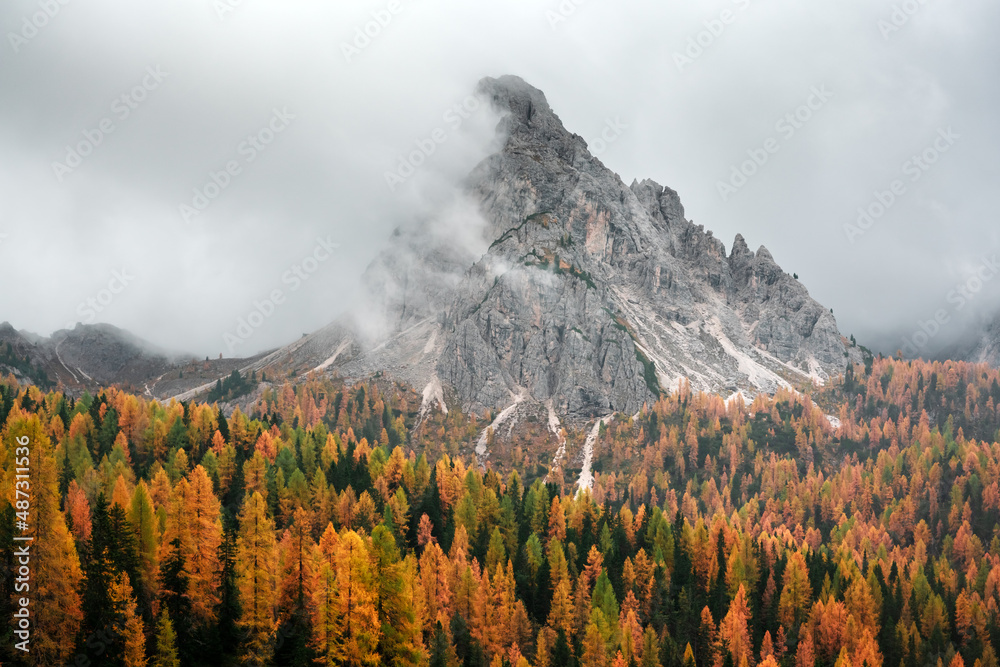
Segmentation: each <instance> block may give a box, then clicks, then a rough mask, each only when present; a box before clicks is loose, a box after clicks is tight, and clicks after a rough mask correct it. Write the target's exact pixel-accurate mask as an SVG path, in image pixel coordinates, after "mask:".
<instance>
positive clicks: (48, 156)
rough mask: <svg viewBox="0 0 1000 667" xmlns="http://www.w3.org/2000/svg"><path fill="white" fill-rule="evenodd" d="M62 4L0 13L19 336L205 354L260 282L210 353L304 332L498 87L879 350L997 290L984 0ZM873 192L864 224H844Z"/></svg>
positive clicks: (351, 281) (6, 179) (946, 332)
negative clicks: (796, 281) (760, 260)
mask: <svg viewBox="0 0 1000 667" xmlns="http://www.w3.org/2000/svg"><path fill="white" fill-rule="evenodd" d="M61 1H62V2H66V4H60V0H47V2H49V3H51V6H49V8H48V12H49V14H51V16H48V15H46V14H45V13H44V12H45V7H46V2H44V1H43V2H38V1H34V2H32V1H28V0H7V1H6V2H4V3H2V5H0V30H2V32H3V37H4V39H3V44H0V280H2V288H0V320H8V321H10V322H11V323H12V324H13V325H14V326H15V327H17V328H19V329H28V330H31V331H34V332H37V333H41V334H44V335H48V334H50V333H51V332H52V331H53V330H56V329H59V328H62V327H64V326H65V325H67V324H69V323H75V322H76V321H91V320H92V321H102V322H109V323H112V324H115V325H117V326H120V327H123V328H126V329H129V330H131V331H133V332H134V333H136V334H138V335H140V336H142V337H144V338H146V339H148V340H150V341H152V342H154V343H156V344H158V345H161V346H163V347H166V348H170V349H175V350H185V351H190V352H193V353H197V354H210V355H212V356H215V355H217V354H218V353H219V352H226V354H227V356H229V351H228V350H227V349H226V346H225V344H224V343H223V336H224V334H226V333H227V332H230V333H231V332H233V331H234V330H235V329H236V325H237V321H238V319H239V318H240V317H244V318H245V317H247V316H248V314H249V313H250V312H251V311H252V310H253V308H254V301H255V300H258V301H259V300H261V299H263V298H266V297H267V296H268V295H269V294H270V293H272V292H273V291H274V290H276V289H279V290H282V296H283V297H284V301H283V303H281V304H280V305H279V306H278V308H277V309H276V311H275V312H274V314H273V315H272V316H271V317H269V318H267V319H266V320H265V321H264V322H263V323H262V324H261V325H260V327H259V328H258V329H257V330H256V331H255V333H254V335H253V336H252V337H251V338H250V339H249V340H247V342H246V343H244V344H242V345H241V346H239V347H238V348H237V349H236V351H237V353H240V354H246V353H252V352H256V351H259V350H262V349H266V348H268V347H273V346H277V345H281V344H284V343H287V342H290V341H291V340H294V339H295V338H297V337H298V336H300V335H301V334H302V333H304V332H309V331H312V330H315V329H317V328H319V327H321V326H323V325H324V324H326V323H328V322H329V321H331V320H332V319H334V318H335V317H336V316H337V315H338V314H339V313H341V312H342V311H343V310H344V309H345V308H346V307H348V305H349V303H350V298H351V296H350V295H351V293H352V287H354V286H355V285H356V284H357V278H358V276H359V275H360V274H361V272H362V271H363V270H364V268H365V266H366V265H367V264H368V262H369V261H370V260H371V259H372V258H373V257H374V256H375V254H376V253H377V252H378V251H379V249H380V247H381V246H382V245H383V244H384V243H385V241H386V239H387V238H388V235H389V234H390V233H391V231H392V229H394V228H395V227H397V226H399V225H401V224H406V223H407V222H409V221H412V220H413V219H414V218H415V217H418V216H421V215H429V214H431V213H432V211H433V209H434V207H435V206H438V205H440V203H441V201H442V200H443V199H446V195H445V194H444V193H446V192H447V185H448V184H450V183H454V182H457V180H458V178H460V176H461V175H462V174H464V173H466V172H468V171H469V170H470V169H471V168H472V167H473V166H474V165H475V164H476V162H477V161H478V160H480V159H481V158H482V157H484V156H485V155H487V154H488V151H489V150H490V141H491V139H492V138H493V135H492V131H493V127H494V124H495V120H496V119H495V118H492V117H491V116H490V115H489V113H487V112H485V111H484V110H483V109H479V110H476V111H474V112H472V113H466V115H468V116H469V117H468V118H467V119H466V118H463V117H462V116H458V115H456V114H457V113H458V112H457V111H454V112H451V113H450V114H449V109H452V108H453V107H454V106H455V105H461V104H463V102H464V103H465V104H467V105H468V106H470V107H471V106H475V105H474V104H473V103H471V102H469V101H468V100H467V97H468V96H469V94H470V93H471V92H472V90H473V88H474V87H475V84H476V82H477V81H478V80H479V79H480V78H481V77H483V76H498V75H501V74H517V75H520V76H522V77H523V78H524V79H526V80H527V81H528V82H529V83H531V84H533V85H535V86H537V87H538V88H540V89H542V90H543V91H544V92H545V93H546V94H547V96H548V99H549V102H550V104H551V105H552V107H553V108H554V109H555V111H556V113H557V114H559V116H560V117H561V118H562V120H563V122H564V124H565V125H566V127H567V128H568V129H569V130H570V131H573V132H576V133H578V134H580V135H581V136H583V137H584V138H585V139H588V140H589V141H591V143H592V146H591V148H592V150H593V149H594V148H595V147H594V145H593V142H592V140H593V139H597V138H599V137H600V136H601V134H602V132H603V131H604V129H605V127H606V126H607V123H608V122H609V121H610V122H612V123H617V124H618V125H619V126H622V128H623V129H622V130H621V134H620V136H619V137H618V138H617V139H616V140H615V141H614V142H612V143H609V144H608V145H607V146H606V147H604V150H603V151H602V152H600V159H601V160H603V161H604V162H605V164H607V165H608V166H609V167H610V168H612V169H613V170H615V171H616V172H617V173H619V174H620V175H621V177H622V178H623V180H625V181H626V183H630V182H631V181H632V179H633V178H638V179H643V178H652V179H654V180H656V181H658V182H660V183H662V184H665V185H669V186H670V187H672V188H674V189H676V190H677V191H678V192H679V193H680V196H681V199H682V201H683V202H684V205H685V207H686V210H687V216H688V218H690V219H693V220H694V221H695V222H697V223H699V224H703V225H705V226H706V228H708V229H711V230H713V231H714V232H715V235H716V236H718V237H719V238H721V239H722V240H723V242H724V243H725V244H726V247H727V249H729V248H730V247H731V246H732V240H733V237H734V236H735V234H736V233H742V234H743V235H744V236H745V237H746V239H747V242H748V244H749V245H750V246H751V248H752V249H756V248H757V247H758V246H759V245H766V246H767V247H768V248H769V249H770V251H771V252H772V254H773V255H774V257H775V259H776V260H777V261H778V263H779V264H780V265H781V266H782V267H783V268H784V269H785V270H787V271H789V272H795V273H797V274H798V275H799V277H800V279H801V280H802V281H803V282H804V283H805V285H806V286H807V287H808V289H809V290H810V292H811V293H812V295H813V296H814V297H815V298H816V299H817V300H819V301H820V302H821V303H823V304H824V305H826V306H828V307H830V308H833V309H834V312H835V314H836V316H837V318H838V321H839V324H840V326H841V330H842V331H843V332H844V333H845V334H850V333H854V334H856V336H857V337H858V339H859V341H861V342H863V343H864V342H868V343H869V344H870V345H872V346H874V347H876V348H881V349H884V350H886V351H892V350H895V349H896V348H898V347H900V346H901V341H902V338H903V336H904V335H909V336H912V334H914V333H915V332H917V331H919V324H920V322H921V321H925V320H928V319H932V318H934V316H935V313H938V314H939V315H940V314H941V313H939V312H938V311H942V312H943V313H944V315H946V316H947V317H946V319H947V320H949V321H948V323H947V324H945V325H944V326H943V327H942V329H941V332H940V333H938V334H937V335H936V336H935V337H934V339H933V340H931V341H930V343H929V346H930V347H934V346H939V345H941V344H943V343H944V342H946V341H947V340H948V339H949V338H951V337H954V336H957V335H958V334H960V333H961V332H962V331H964V330H965V325H964V323H962V322H960V321H959V319H960V318H963V317H965V316H967V315H969V314H971V313H978V312H983V313H985V312H992V311H993V309H994V307H995V306H996V304H997V303H1000V279H998V278H1000V276H997V277H996V278H994V273H995V272H996V269H992V268H990V267H989V266H988V265H987V266H984V265H983V261H984V258H985V259H986V260H989V259H990V258H991V257H992V256H993V255H994V253H1000V228H998V225H997V205H996V201H995V198H996V193H997V179H998V175H1000V174H998V171H1000V170H998V167H997V156H998V155H1000V134H998V124H997V120H996V119H997V116H998V111H997V109H998V104H997V102H998V92H1000V91H998V82H1000V69H998V67H1000V42H998V40H997V39H996V31H997V28H998V27H1000V5H998V4H997V3H996V2H991V1H989V0H966V1H965V2H962V3H946V2H943V1H941V0H925V1H924V2H917V0H907V2H898V3H896V4H895V5H894V3H893V2H890V1H888V0H875V1H872V0H846V1H843V2H837V3H802V2H793V1H791V0H768V1H767V2H765V1H763V0H738V1H735V2H734V1H732V0H713V1H710V2H697V3H694V2H677V1H668V2H663V1H662V0H650V1H637V0H633V1H629V0H616V1H615V2H612V1H611V0H575V2H574V1H573V0H565V1H564V2H562V3H560V2H559V1H558V0H552V1H549V2H529V1H527V0H515V1H513V2H503V3H479V2H468V1H467V0H465V1H461V2H460V1H458V0H454V1H448V2H446V1H444V0H411V1H407V0H399V2H398V4H397V3H395V2H392V3H390V2H389V1H388V0H385V1H384V2H383V1H376V0H372V1H369V0H352V1H351V2H316V1H311V0H296V1H295V2H288V1H282V2H278V1H277V0H269V1H268V0H242V2H240V1H239V0H173V1H172V2H170V3H153V2H147V1H140V2H130V3H125V2H109V1H107V0H87V1H86V2H83V1H80V0H77V1H72V0H61ZM904 5H905V7H904ZM894 6H896V7H898V8H899V9H898V10H897V14H896V16H895V17H894V16H893V12H894ZM393 9H395V10H397V11H395V12H393V11H392V10H393ZM905 10H908V11H909V12H911V14H907V13H906V11H905ZM376 19H381V21H382V23H384V24H385V25H383V26H376V25H369V26H368V29H369V31H370V32H372V33H377V34H376V35H375V37H373V38H371V39H370V40H369V43H367V44H366V43H365V41H364V40H361V39H359V38H358V32H359V31H364V30H365V28H366V24H367V23H369V22H371V21H373V20H376ZM894 19H895V23H893V20H894ZM880 22H881V23H880ZM39 25H40V26H41V27H37V26H39ZM376 28H377V30H376ZM699 43H700V44H699ZM345 45H349V46H350V47H351V48H345ZM123 96H124V97H123ZM810 103H811V104H812V109H808V108H800V107H802V106H803V105H807V104H810ZM796 113H798V115H799V117H798V119H794V115H795V114H796ZM786 114H793V120H792V121H788V120H786V121H784V122H783V123H782V124H780V125H779V124H778V123H779V121H780V120H781V119H783V118H785V116H786ZM456 118H458V119H461V121H462V122H461V126H460V127H456V126H457V125H458V122H457V121H456ZM102 128H103V129H102ZM438 128H440V129H441V130H443V132H444V135H445V136H446V138H447V141H446V142H445V143H444V144H443V145H441V146H440V147H439V149H438V150H436V151H435V153H434V154H433V155H431V156H430V157H429V158H428V159H427V161H426V164H425V165H423V166H422V167H421V169H420V170H419V174H418V176H415V177H414V178H413V179H410V180H409V181H407V183H405V184H404V185H403V186H400V187H397V188H396V190H395V191H392V190H390V188H389V187H388V186H387V184H386V180H385V172H386V171H388V170H392V169H394V168H396V166H397V163H398V160H397V156H399V155H401V154H406V153H408V152H410V151H411V150H413V149H414V146H415V144H414V142H416V141H419V140H424V139H427V138H428V137H430V136H431V134H432V132H434V131H435V130H436V129H438ZM107 129H111V130H112V131H111V132H110V133H108V132H106V131H104V130H107ZM251 136H253V137H256V139H255V141H256V144H257V145H256V146H255V145H254V144H253V143H251V142H250V141H248V139H249V137H251ZM88 137H89V138H88ZM268 141H270V143H266V142H268ZM935 143H936V147H935ZM81 144H82V145H81ZM90 144H95V145H94V146H93V148H92V150H90V148H91V147H90ZM68 148H69V149H72V151H73V152H72V153H71V154H68V150H67V149H68ZM768 148H770V149H771V152H770V153H768V151H767V149H768ZM748 151H750V153H748ZM925 151H926V152H927V156H926V157H927V159H928V161H930V160H931V159H933V160H934V162H933V164H929V163H926V162H923V160H921V165H922V166H920V165H917V163H915V162H912V161H911V162H910V163H909V164H904V163H906V162H907V161H908V160H911V158H912V157H913V156H920V155H922V154H924V153H925ZM594 152H595V153H597V152H598V151H597V150H594ZM83 153H88V154H86V155H82V154H83ZM752 155H756V156H757V158H758V161H763V157H764V156H765V155H766V157H767V161H766V163H764V164H763V166H760V167H757V166H756V165H753V164H747V165H745V166H744V167H743V169H744V170H745V171H746V172H751V173H752V175H751V176H750V177H749V178H747V179H746V180H745V183H744V182H743V181H742V179H741V178H740V177H736V178H735V179H733V168H734V166H735V167H737V168H740V166H741V165H742V164H743V163H744V162H745V161H746V160H748V159H750V158H751V156H752ZM227 165H228V166H229V167H231V168H232V173H230V174H226V173H224V172H225V170H226V168H227ZM753 172H755V173H753ZM212 173H215V180H216V182H218V183H219V184H220V185H224V186H225V187H216V188H213V187H211V185H210V184H212V176H211V174H212ZM896 180H898V181H899V182H898V183H896V189H897V194H892V187H893V181H896ZM720 182H728V183H729V184H730V185H731V186H733V185H734V184H735V185H739V187H738V188H735V187H734V188H733V189H732V190H730V189H725V190H726V191H725V192H720ZM206 186H209V187H208V194H214V195H216V196H214V198H212V199H211V200H210V201H208V200H205V201H200V200H198V198H197V197H196V195H195V192H194V191H195V189H198V190H200V191H202V192H204V190H205V188H206ZM734 190H735V191H734ZM877 192H878V193H883V192H884V193H886V194H882V195H880V196H881V198H882V200H883V204H884V205H885V209H886V210H885V212H884V213H883V214H882V215H881V217H878V218H874V217H873V218H872V220H871V223H870V224H869V223H867V222H865V225H867V229H865V228H864V227H863V226H861V225H858V226H857V227H854V228H850V227H847V228H845V225H857V220H858V217H859V214H858V209H859V207H863V208H866V209H867V208H870V209H871V210H872V211H873V212H875V213H878V212H879V207H880V206H882V205H883V204H879V202H878V198H877V197H876V193H877ZM890 198H891V199H893V201H891V203H889V202H890ZM206 203H207V207H204V210H200V211H199V210H198V209H197V207H196V205H204V204H206ZM181 205H186V206H189V207H191V208H190V209H184V210H182V209H181ZM185 212H186V215H185ZM195 212H197V214H194V213H195ZM317 239H323V240H324V243H326V244H329V243H330V242H333V243H336V244H339V247H338V248H336V249H335V250H332V251H328V250H326V249H325V248H324V247H323V244H320V243H319V241H318V240H317ZM308 257H312V258H314V259H313V260H309V261H307V262H306V263H305V264H304V265H303V260H305V259H306V258H308ZM324 258H326V259H324ZM296 266H298V267H300V270H302V271H303V275H307V276H308V278H309V279H308V280H306V281H302V280H301V278H299V277H297V276H296V274H295V273H294V267H296ZM303 267H304V268H303ZM308 269H312V270H313V272H312V273H308V271H307V270H308ZM977 271H978V272H979V276H980V278H979V279H978V280H979V281H980V282H977V279H975V278H974V276H976V273H977ZM115 272H118V274H119V275H120V277H119V278H116V273H115ZM289 272H291V273H289ZM297 281H298V282H297ZM958 285H965V286H966V287H965V289H966V295H967V296H968V297H969V298H968V299H966V298H965V297H961V296H960V294H959V293H958V292H957V291H956V292H952V290H955V289H956V288H957V286H958ZM109 287H110V288H113V289H114V290H115V291H117V293H115V294H113V295H112V294H111V291H108V292H103V293H102V290H104V289H107V288H109ZM109 296H110V297H112V298H110V299H108V297H109ZM88 299H95V300H96V299H103V300H104V301H105V302H106V303H103V304H102V303H100V301H95V303H96V304H97V306H99V307H100V309H101V311H100V312H97V311H96V309H93V308H91V307H90V306H88V305H87V300H88ZM962 301H966V302H967V303H961V302H962ZM91 311H93V312H91Z"/></svg>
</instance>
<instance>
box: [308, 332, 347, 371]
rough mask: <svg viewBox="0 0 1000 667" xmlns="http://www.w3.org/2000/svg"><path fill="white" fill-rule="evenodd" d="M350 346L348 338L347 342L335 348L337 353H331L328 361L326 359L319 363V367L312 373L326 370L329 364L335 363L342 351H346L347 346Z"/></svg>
mask: <svg viewBox="0 0 1000 667" xmlns="http://www.w3.org/2000/svg"><path fill="white" fill-rule="evenodd" d="M350 344H351V339H350V338H348V339H347V340H345V341H344V342H343V343H341V344H340V347H338V348H337V351H336V352H334V353H333V356H332V357H330V358H329V359H327V360H326V361H324V362H323V363H321V364H320V365H319V366H317V367H316V368H314V369H313V370H314V371H322V370H326V369H327V368H328V367H329V366H330V365H331V364H333V362H335V361H336V360H337V357H339V356H340V355H341V354H342V353H343V352H344V350H346V349H347V346H348V345H350Z"/></svg>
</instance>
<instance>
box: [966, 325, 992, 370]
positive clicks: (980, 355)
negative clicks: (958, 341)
mask: <svg viewBox="0 0 1000 667" xmlns="http://www.w3.org/2000/svg"><path fill="white" fill-rule="evenodd" d="M967 358H968V360H969V361H971V362H974V363H979V364H989V365H990V366H993V367H994V368H997V367H1000V316H998V317H997V318H996V319H995V320H993V321H992V322H991V323H989V324H988V325H986V326H985V327H984V328H983V332H982V335H981V336H980V337H979V341H978V342H977V343H976V345H975V347H973V349H972V352H971V353H970V354H969V355H968V357H967Z"/></svg>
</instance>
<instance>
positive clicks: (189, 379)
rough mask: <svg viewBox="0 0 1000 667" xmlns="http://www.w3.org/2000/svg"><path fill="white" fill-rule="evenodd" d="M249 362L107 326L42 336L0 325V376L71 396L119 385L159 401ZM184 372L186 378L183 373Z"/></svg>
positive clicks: (80, 326) (96, 325)
mask: <svg viewBox="0 0 1000 667" xmlns="http://www.w3.org/2000/svg"><path fill="white" fill-rule="evenodd" d="M252 361H254V359H252V360H232V359H229V360H213V361H209V360H205V361H204V362H199V361H196V360H194V359H192V358H191V357H190V356H189V355H181V354H174V353H170V352H167V351H164V350H161V349H159V348H157V347H156V346H154V345H153V344H151V343H149V342H148V341H145V340H142V339H141V338H138V337H137V336H134V335H133V334H131V333H129V332H127V331H124V330H122V329H119V328H117V327H114V326H112V325H110V324H77V325H76V327H75V328H73V329H62V330H59V331H56V332H55V333H53V334H52V335H51V336H50V337H48V338H46V337H43V336H39V335H37V334H33V333H31V332H28V331H18V330H16V329H15V328H14V327H13V326H11V325H10V324H9V323H7V322H3V323H0V373H2V374H5V375H6V374H8V373H11V374H13V375H14V376H15V377H16V378H17V379H18V381H19V382H21V383H23V384H36V385H38V386H40V387H43V388H50V387H52V388H55V387H61V388H62V389H63V390H64V391H66V392H67V393H69V394H72V395H79V394H81V393H82V392H84V391H90V392H94V391H97V390H99V389H100V388H101V387H107V386H111V385H117V386H120V387H123V388H126V389H129V390H131V391H135V392H137V393H144V394H146V395H149V396H156V397H158V398H162V397H165V396H170V395H173V394H176V393H177V392H180V391H183V390H186V389H190V388H191V387H193V386H198V385H200V384H203V383H205V382H208V381H209V380H211V381H213V382H214V380H215V378H216V377H218V376H220V375H223V374H228V373H230V372H231V371H232V370H234V369H236V368H239V367H242V366H244V365H246V363H248V362H252ZM185 373H186V375H185Z"/></svg>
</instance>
